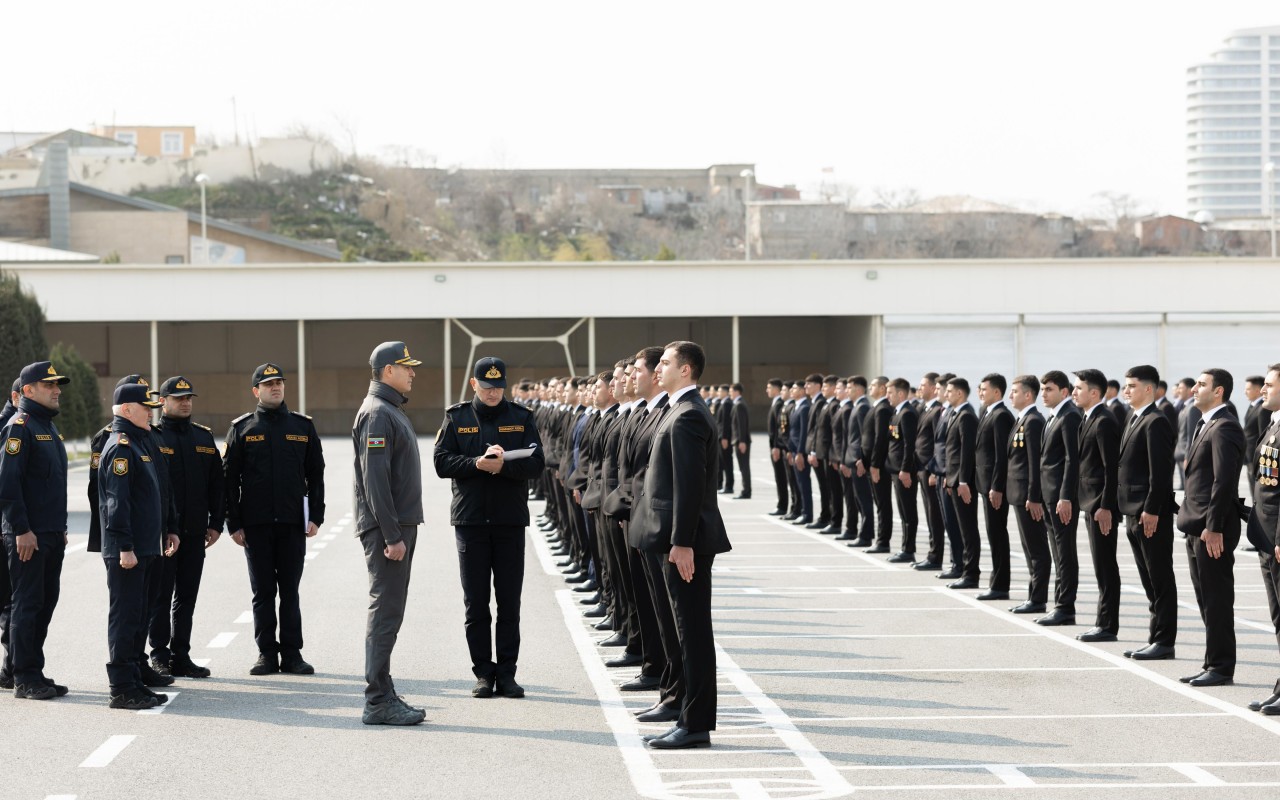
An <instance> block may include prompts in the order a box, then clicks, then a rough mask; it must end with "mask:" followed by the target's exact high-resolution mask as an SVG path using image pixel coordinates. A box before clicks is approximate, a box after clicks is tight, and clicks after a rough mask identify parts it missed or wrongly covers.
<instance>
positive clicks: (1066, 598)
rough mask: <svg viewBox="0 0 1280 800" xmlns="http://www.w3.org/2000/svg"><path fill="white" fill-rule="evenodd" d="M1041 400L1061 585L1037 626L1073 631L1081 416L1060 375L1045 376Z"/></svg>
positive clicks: (1043, 463)
mask: <svg viewBox="0 0 1280 800" xmlns="http://www.w3.org/2000/svg"><path fill="white" fill-rule="evenodd" d="M1041 394H1042V396H1043V397H1044V402H1045V405H1046V406H1047V407H1048V408H1049V418H1048V419H1047V420H1046V421H1045V428H1044V443H1043V445H1042V446H1041V448H1040V489H1041V492H1042V495H1043V496H1042V500H1043V501H1044V515H1045V528H1046V532H1047V535H1048V539H1049V551H1050V553H1052V555H1053V564H1054V568H1055V570H1056V576H1057V579H1056V580H1055V581H1054V587H1053V611H1051V612H1049V614H1048V615H1046V616H1044V617H1041V618H1040V619H1038V620H1036V622H1038V623H1040V624H1041V625H1074V624H1075V623H1076V592H1077V590H1078V589H1079V587H1080V558H1079V556H1078V555H1077V554H1076V530H1077V526H1078V524H1079V523H1078V520H1079V519H1080V517H1079V513H1078V511H1079V509H1078V504H1077V490H1078V488H1079V487H1078V484H1079V482H1080V479H1079V469H1080V411H1079V409H1077V408H1076V406H1075V404H1074V403H1072V402H1071V383H1070V381H1069V380H1068V379H1067V376H1066V375H1065V374H1064V373H1062V372H1060V371H1058V370H1053V371H1050V372H1046V373H1045V375H1044V383H1043V390H1042V392H1041Z"/></svg>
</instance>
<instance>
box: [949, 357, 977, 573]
mask: <svg viewBox="0 0 1280 800" xmlns="http://www.w3.org/2000/svg"><path fill="white" fill-rule="evenodd" d="M969 391H970V390H969V381H967V380H965V379H964V378H952V379H951V380H950V381H948V382H947V401H948V402H950V403H951V408H952V413H951V418H950V420H948V422H947V429H946V430H947V434H946V435H947V439H946V450H945V452H946V473H945V477H944V482H945V485H946V488H947V494H948V496H949V497H950V499H951V502H952V506H953V507H954V508H955V512H956V523H957V527H958V528H959V529H960V538H961V543H962V551H961V556H960V575H959V580H956V581H955V582H954V583H949V584H947V586H948V587H949V588H951V589H976V588H978V579H979V577H980V576H981V574H982V543H981V540H979V538H978V503H979V502H980V501H979V500H978V498H977V497H976V496H975V495H976V490H975V488H974V485H975V481H976V480H977V470H976V467H975V463H974V457H975V452H976V448H977V440H978V415H977V414H975V413H974V412H973V406H971V405H970V404H969ZM943 574H944V575H945V574H946V573H943Z"/></svg>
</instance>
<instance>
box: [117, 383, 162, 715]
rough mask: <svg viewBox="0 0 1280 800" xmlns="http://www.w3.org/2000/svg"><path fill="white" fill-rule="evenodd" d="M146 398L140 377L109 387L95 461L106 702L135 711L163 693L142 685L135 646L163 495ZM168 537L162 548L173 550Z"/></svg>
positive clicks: (141, 634) (140, 637)
mask: <svg viewBox="0 0 1280 800" xmlns="http://www.w3.org/2000/svg"><path fill="white" fill-rule="evenodd" d="M159 405H160V403H159V402H157V401H155V400H152V399H151V394H150V392H148V391H147V387H146V386H145V385H141V384H136V383H126V384H122V385H120V386H117V387H116V390H115V394H114V396H113V399H112V407H111V410H112V413H113V414H114V415H115V419H114V420H113V421H112V423H111V436H110V437H109V438H108V439H107V441H106V444H104V445H103V448H102V453H101V457H100V459H99V462H98V473H99V474H98V494H99V502H98V513H99V516H100V517H101V519H100V523H101V531H102V560H103V562H104V564H105V565H106V568H107V591H108V592H109V594H110V597H111V600H110V606H109V610H108V612H107V649H108V652H109V655H110V659H111V660H110V661H108V662H107V680H108V681H109V682H110V687H111V697H110V701H109V705H110V707H111V708H119V709H125V710H129V711H138V710H141V709H145V708H153V707H155V706H157V705H160V704H162V703H164V702H166V701H167V700H168V697H167V696H165V695H163V694H156V693H155V692H152V691H150V690H149V689H147V686H146V683H145V682H144V679H143V675H142V670H141V667H142V664H143V663H144V662H141V661H140V660H139V659H138V654H139V653H141V652H144V651H145V649H146V643H147V622H148V606H149V602H148V601H149V600H150V596H149V595H150V593H151V583H152V581H153V576H152V573H153V572H155V571H156V570H158V569H160V565H159V564H157V563H156V561H157V560H158V559H159V557H160V550H161V534H162V529H161V526H162V520H163V516H164V514H163V500H162V498H161V492H160V471H161V470H162V469H163V464H161V463H160V461H159V457H158V456H157V457H153V456H152V454H153V453H155V452H156V450H157V448H155V447H154V446H153V444H154V443H153V442H151V437H152V435H153V434H152V431H151V409H152V408H154V407H156V406H159ZM175 545H176V543H175V542H174V541H173V539H171V540H170V541H169V543H168V548H167V549H166V551H165V554H166V555H169V556H172V555H173V554H174V550H173V548H174V547H175Z"/></svg>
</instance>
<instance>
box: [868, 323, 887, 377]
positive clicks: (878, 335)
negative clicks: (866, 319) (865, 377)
mask: <svg viewBox="0 0 1280 800" xmlns="http://www.w3.org/2000/svg"><path fill="white" fill-rule="evenodd" d="M871 325H872V328H873V329H874V330H875V343H876V344H875V374H876V375H883V374H884V315H883V314H877V315H876V316H874V317H872V318H871Z"/></svg>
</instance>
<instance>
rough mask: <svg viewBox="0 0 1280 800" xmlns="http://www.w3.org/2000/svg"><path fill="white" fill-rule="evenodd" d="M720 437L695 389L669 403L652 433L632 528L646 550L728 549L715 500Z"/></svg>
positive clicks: (632, 517) (718, 472)
mask: <svg viewBox="0 0 1280 800" xmlns="http://www.w3.org/2000/svg"><path fill="white" fill-rule="evenodd" d="M719 476H720V443H719V442H718V441H717V431H716V424H715V420H714V419H712V417H711V412H710V411H709V410H708V409H707V406H706V404H705V403H703V402H702V398H701V397H699V396H698V392H697V390H692V391H689V392H687V393H685V394H684V395H683V396H681V397H680V399H679V400H677V401H676V402H675V403H673V404H671V406H670V408H669V409H668V411H667V413H666V414H665V415H663V417H662V421H661V422H660V423H659V424H658V426H657V430H656V431H655V432H654V435H653V444H652V446H651V447H650V451H649V468H648V469H647V470H646V472H645V477H644V486H643V488H642V489H641V490H640V494H639V495H637V496H636V503H635V507H634V508H633V509H632V512H631V524H630V526H629V527H630V528H632V529H633V532H634V534H635V536H636V539H637V541H638V545H637V546H638V547H639V548H640V549H642V550H645V551H648V552H654V553H665V552H667V551H669V550H670V549H671V548H672V547H673V546H680V547H692V548H693V550H694V552H695V553H702V554H709V553H725V552H728V551H729V549H730V545H729V536H728V534H727V533H726V532H725V529H724V521H723V520H722V519H721V517H720V509H719V508H718V506H717V503H716V484H717V481H718V479H719Z"/></svg>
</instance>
